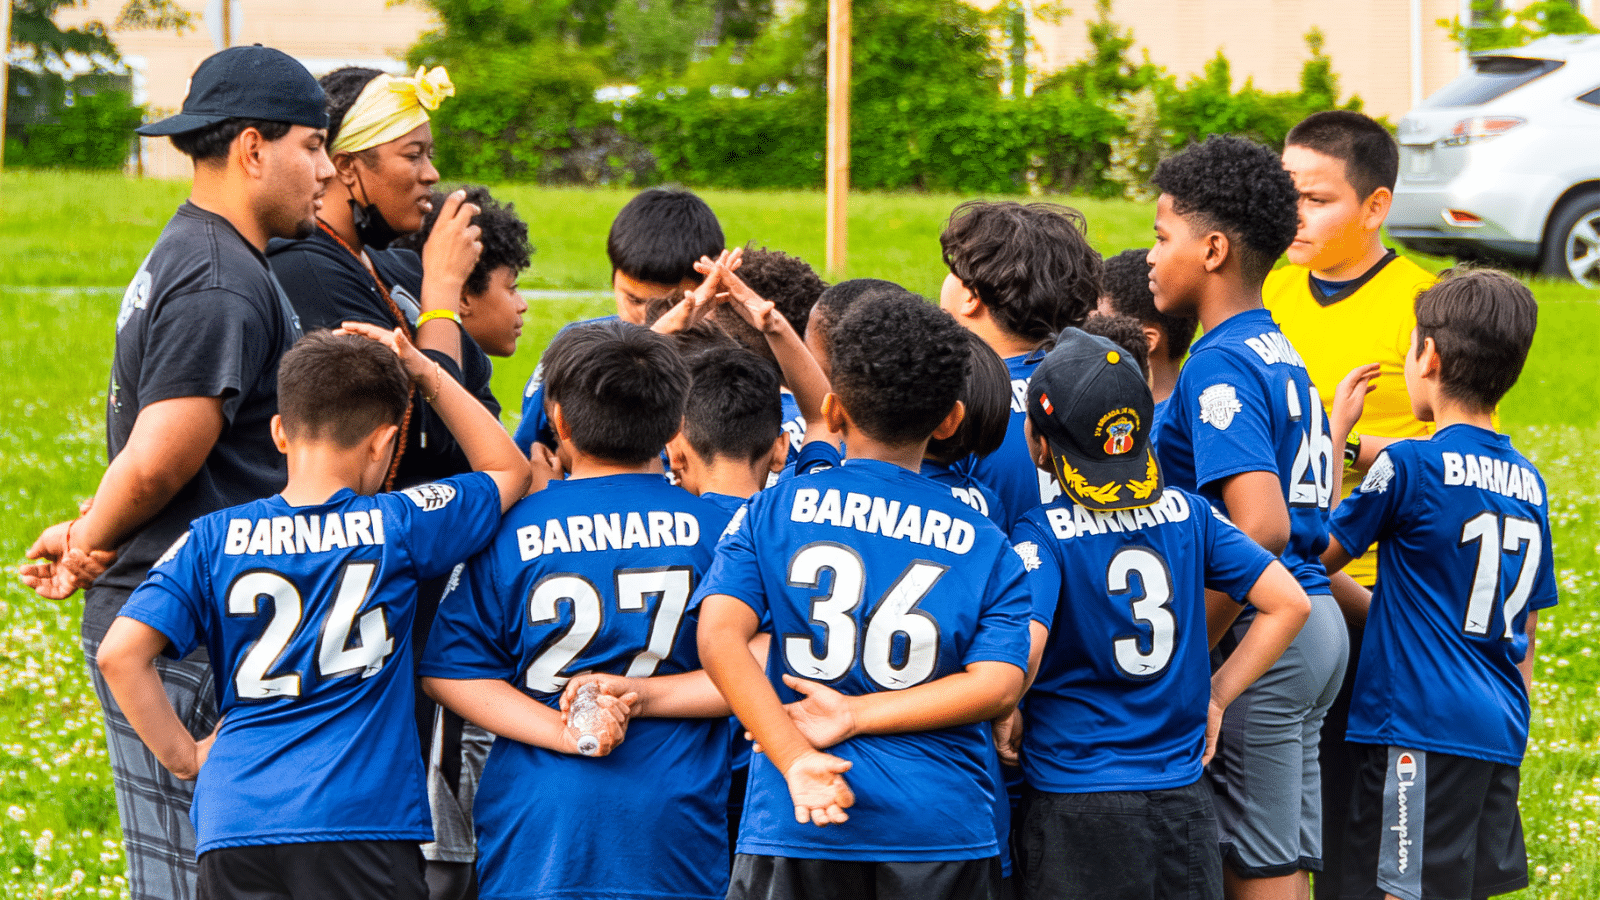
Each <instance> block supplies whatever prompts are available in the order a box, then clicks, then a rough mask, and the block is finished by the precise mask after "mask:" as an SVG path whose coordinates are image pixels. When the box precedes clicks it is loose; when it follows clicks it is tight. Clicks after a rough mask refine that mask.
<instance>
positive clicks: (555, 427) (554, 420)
mask: <svg viewBox="0 0 1600 900" xmlns="http://www.w3.org/2000/svg"><path fill="white" fill-rule="evenodd" d="M546 405H547V406H548V407H549V408H548V409H546V410H545V413H546V415H547V416H549V418H550V430H552V431H554V432H555V433H556V441H557V443H559V444H570V443H572V429H571V428H570V427H568V425H567V417H566V416H565V415H562V413H561V404H559V403H547V404H546Z"/></svg>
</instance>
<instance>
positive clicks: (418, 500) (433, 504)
mask: <svg viewBox="0 0 1600 900" xmlns="http://www.w3.org/2000/svg"><path fill="white" fill-rule="evenodd" d="M400 493H402V494H405V495H406V496H407V497H409V498H411V502H412V503H415V504H416V505H417V508H418V509H420V510H422V511H423V512H434V511H436V510H441V509H444V508H445V507H446V506H447V505H449V503H450V501H451V500H454V499H455V498H456V489H455V488H453V487H451V486H450V485H448V484H439V483H437V482H435V483H433V484H419V485H417V486H416V487H408V488H406V489H405V490H403V491H401V492H400Z"/></svg>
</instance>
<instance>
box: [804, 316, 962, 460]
mask: <svg viewBox="0 0 1600 900" xmlns="http://www.w3.org/2000/svg"><path fill="white" fill-rule="evenodd" d="M830 343H831V346H832V350H831V351H830V354H831V358H832V361H833V374H832V379H831V380H832V384H833V392H834V394H836V395H837V396H838V398H839V401H840V402H841V403H842V404H843V405H844V409H845V412H846V413H848V414H849V417H850V421H851V422H853V423H854V424H855V427H856V428H859V429H860V430H861V431H862V433H863V434H865V435H867V436H868V437H870V438H872V439H873V440H876V441H881V442H883V443H885V444H889V445H891V446H906V445H909V444H915V443H917V442H919V441H926V440H927V439H928V437H929V436H930V435H932V434H933V430H934V429H935V428H938V427H939V423H940V422H942V421H944V418H945V416H947V415H949V414H950V409H951V407H953V406H955V404H956V401H957V400H960V399H961V392H962V390H963V389H964V388H965V387H966V384H967V370H968V368H969V367H970V365H971V359H972V351H971V347H972V345H971V343H969V340H968V338H967V337H966V335H965V329H963V328H962V327H961V326H960V325H959V324H957V323H956V320H955V319H953V318H951V317H950V316H949V315H948V314H946V313H945V312H944V311H943V310H941V309H939V308H938V307H936V306H934V305H933V304H931V303H929V302H928V301H926V300H924V299H922V298H921V297H918V296H917V295H916V294H913V293H910V292H908V291H902V292H901V293H898V294H884V295H879V296H872V297H867V298H865V299H862V300H860V301H858V302H856V303H854V304H852V305H851V306H850V308H849V309H847V310H845V313H844V315H842V316H840V317H839V321H838V322H837V323H835V324H834V326H833V330H832V333H831V335H830Z"/></svg>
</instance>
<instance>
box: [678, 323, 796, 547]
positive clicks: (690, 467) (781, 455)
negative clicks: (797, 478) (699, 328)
mask: <svg viewBox="0 0 1600 900" xmlns="http://www.w3.org/2000/svg"><path fill="white" fill-rule="evenodd" d="M687 363H688V367H689V396H688V401H687V402H686V403H685V404H684V411H683V430H681V431H679V432H678V433H677V434H676V435H674V436H673V438H672V440H670V441H668V442H667V462H668V464H669V466H670V467H671V469H672V472H673V474H675V475H676V476H677V477H678V486H679V487H681V488H683V489H684V490H686V491H688V492H689V493H691V494H694V495H695V496H696V497H699V498H701V499H702V500H706V501H709V502H711V503H714V504H716V505H717V506H720V507H722V508H723V509H724V510H725V511H726V512H727V513H728V515H730V516H731V515H733V513H734V510H736V509H738V508H739V507H741V506H743V505H744V503H745V501H746V500H749V499H750V498H751V497H752V496H754V495H755V493H756V492H757V491H759V490H761V489H762V488H763V487H765V486H766V483H767V476H768V475H770V474H772V473H774V472H781V471H783V461H784V459H786V458H787V457H788V454H789V436H788V434H787V433H786V432H785V431H784V430H783V421H782V420H783V407H782V404H781V403H780V402H779V400H778V390H779V388H778V373H777V372H775V371H773V366H772V365H771V364H769V363H768V362H767V361H766V360H763V359H762V358H760V357H759V356H756V355H755V354H754V353H751V352H750V351H748V350H744V349H742V348H739V347H718V348H714V349H711V350H706V351H705V352H703V353H700V354H698V355H695V356H693V357H691V358H690V359H689V360H688V361H687Z"/></svg>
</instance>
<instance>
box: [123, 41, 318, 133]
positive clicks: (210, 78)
mask: <svg viewBox="0 0 1600 900" xmlns="http://www.w3.org/2000/svg"><path fill="white" fill-rule="evenodd" d="M233 118H239V119H260V120H262V121H265V122H287V123H289V124H290V125H305V126H306V127H308V128H327V127H328V98H327V95H326V94H324V93H323V92H322V85H320V84H317V80H316V79H315V78H313V77H311V73H310V72H309V71H307V70H306V67H305V66H303V65H301V64H300V63H299V61H297V60H296V59H295V58H294V57H292V56H290V55H289V54H287V53H284V52H283V51H282V50H274V49H272V48H271V47H263V46H261V45H260V44H252V45H251V46H248V47H229V48H228V49H226V50H224V51H222V52H221V53H217V54H214V55H212V56H208V57H206V59H205V60H204V61H203V62H201V63H200V67H199V68H197V69H195V70H194V76H193V77H191V78H190V79H189V94H188V96H186V97H184V98H183V111H182V112H180V113H178V114H177V115H175V116H171V117H169V118H165V119H162V120H161V121H159V122H151V123H149V124H147V125H141V126H139V128H138V129H137V131H138V132H139V133H140V134H144V135H150V136H157V135H168V134H184V133H185V132H189V131H194V130H196V129H200V128H204V127H206V126H207V125H215V124H216V123H218V122H221V121H223V120H224V119H233Z"/></svg>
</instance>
